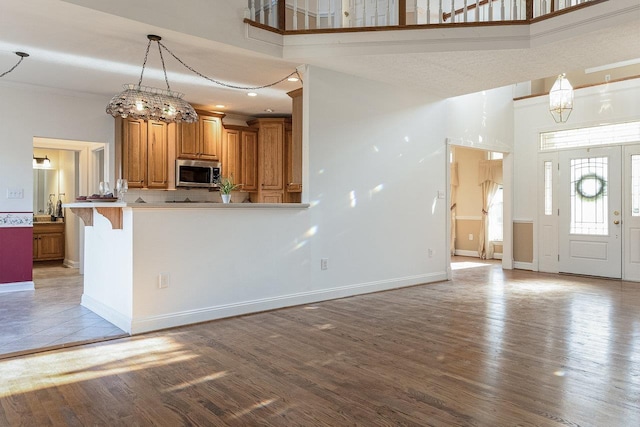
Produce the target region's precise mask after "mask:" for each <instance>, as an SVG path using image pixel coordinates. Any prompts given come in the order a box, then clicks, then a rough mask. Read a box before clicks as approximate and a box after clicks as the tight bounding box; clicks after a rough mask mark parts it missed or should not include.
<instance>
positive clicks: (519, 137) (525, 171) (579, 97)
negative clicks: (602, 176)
mask: <svg viewBox="0 0 640 427" xmlns="http://www.w3.org/2000/svg"><path fill="white" fill-rule="evenodd" d="M638 99H640V79H633V80H627V81H623V82H618V83H611V84H608V85H600V86H594V87H590V88H585V89H580V90H577V91H576V92H575V99H574V109H573V112H572V113H571V116H570V117H569V120H568V121H567V123H559V124H558V123H555V122H554V120H553V118H552V117H551V114H550V113H549V104H548V102H549V99H548V97H547V96H539V97H535V98H528V99H524V100H520V101H517V102H516V103H515V112H514V128H515V129H514V137H515V143H514V170H515V171H517V173H516V174H515V176H514V204H513V205H514V218H516V219H517V218H522V219H526V218H530V219H532V220H533V221H534V268H535V269H537V268H538V266H537V264H536V263H537V255H538V253H537V252H538V251H537V249H538V246H539V241H538V224H537V219H538V199H539V196H540V195H539V194H538V190H539V180H540V179H541V178H540V173H541V171H539V170H538V162H537V159H538V147H539V145H540V140H539V138H540V133H542V132H549V131H554V130H566V129H573V128H581V127H589V126H597V125H602V124H607V123H619V122H625V121H632V120H640V102H638ZM556 234H557V233H556ZM554 255H555V254H554ZM548 258H549V259H556V260H557V257H556V256H550V257H548ZM544 270H545V271H553V266H546V267H545V268H544ZM556 271H557V266H556Z"/></svg>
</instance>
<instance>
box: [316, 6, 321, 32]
mask: <svg viewBox="0 0 640 427" xmlns="http://www.w3.org/2000/svg"><path fill="white" fill-rule="evenodd" d="M320 27H321V25H320V0H317V1H316V28H320Z"/></svg>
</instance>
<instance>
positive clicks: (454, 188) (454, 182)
mask: <svg viewBox="0 0 640 427" xmlns="http://www.w3.org/2000/svg"><path fill="white" fill-rule="evenodd" d="M450 168H451V174H450V175H451V246H450V249H451V255H455V254H456V198H457V192H458V163H457V162H454V163H451V166H450Z"/></svg>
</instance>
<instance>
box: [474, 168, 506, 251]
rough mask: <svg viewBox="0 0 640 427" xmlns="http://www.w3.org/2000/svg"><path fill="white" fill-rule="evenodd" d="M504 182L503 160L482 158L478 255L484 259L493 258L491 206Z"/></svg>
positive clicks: (479, 180) (479, 177) (479, 179)
mask: <svg viewBox="0 0 640 427" xmlns="http://www.w3.org/2000/svg"><path fill="white" fill-rule="evenodd" d="M501 184H502V160H501V159H500V160H481V161H480V164H479V167H478V185H479V186H480V187H481V190H482V216H481V220H480V233H479V236H478V255H479V256H480V258H482V259H491V258H493V244H492V243H491V242H489V237H488V234H489V227H488V226H489V219H488V215H489V207H490V206H491V202H492V200H493V196H494V195H495V194H496V191H498V187H499V186H500V185H501Z"/></svg>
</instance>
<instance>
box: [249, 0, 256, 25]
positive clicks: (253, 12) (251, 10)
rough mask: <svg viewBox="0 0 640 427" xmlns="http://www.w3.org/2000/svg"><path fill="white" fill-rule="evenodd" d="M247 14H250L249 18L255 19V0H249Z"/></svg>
mask: <svg viewBox="0 0 640 427" xmlns="http://www.w3.org/2000/svg"><path fill="white" fill-rule="evenodd" d="M249 16H251V20H252V21H255V20H256V0H251V6H250V7H249Z"/></svg>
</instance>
